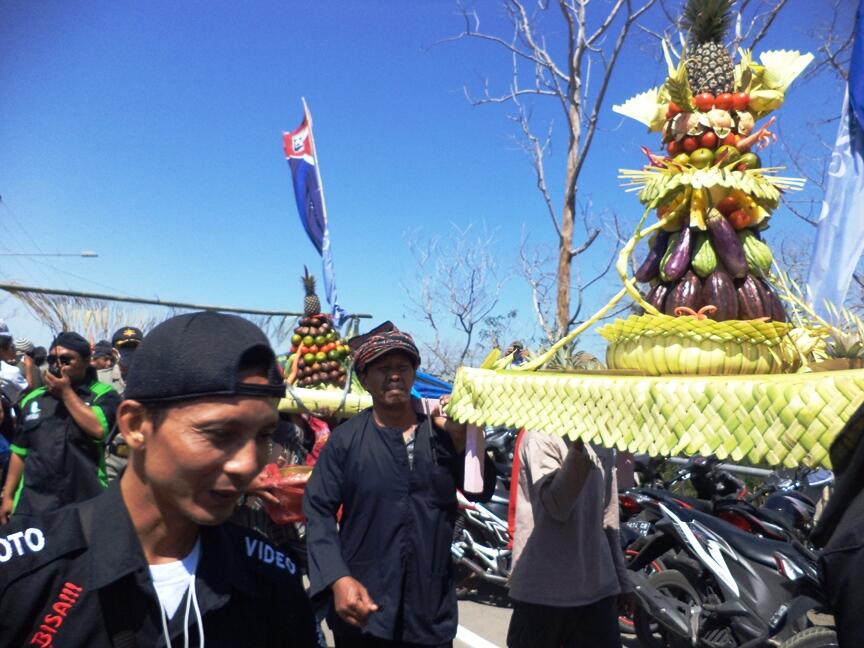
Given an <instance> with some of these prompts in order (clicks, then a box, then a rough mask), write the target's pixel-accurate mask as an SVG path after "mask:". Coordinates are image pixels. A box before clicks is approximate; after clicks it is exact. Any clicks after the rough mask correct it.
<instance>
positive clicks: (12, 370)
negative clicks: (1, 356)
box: [0, 362, 29, 403]
mask: <svg viewBox="0 0 864 648" xmlns="http://www.w3.org/2000/svg"><path fill="white" fill-rule="evenodd" d="M0 387H2V389H3V393H4V394H6V397H7V398H8V399H9V400H10V401H12V402H13V403H15V402H17V401H18V396H20V395H21V392H22V391H24V390H25V389H27V387H29V385H28V384H27V379H26V378H25V377H24V374H23V373H22V372H21V369H20V367H16V366H15V365H11V364H9V363H8V362H0Z"/></svg>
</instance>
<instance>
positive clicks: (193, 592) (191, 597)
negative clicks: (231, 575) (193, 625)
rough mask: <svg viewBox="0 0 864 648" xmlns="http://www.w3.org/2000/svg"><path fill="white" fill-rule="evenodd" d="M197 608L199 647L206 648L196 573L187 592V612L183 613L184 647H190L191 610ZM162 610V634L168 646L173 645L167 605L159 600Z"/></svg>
mask: <svg viewBox="0 0 864 648" xmlns="http://www.w3.org/2000/svg"><path fill="white" fill-rule="evenodd" d="M191 608H194V609H195V621H196V622H197V623H198V640H199V642H200V645H199V648H204V619H202V618H201V608H200V607H199V605H198V589H197V588H196V587H195V574H192V575H191V577H190V578H189V589H188V590H187V592H186V613H185V614H184V615H183V648H189V610H190V609H191ZM159 610H160V611H161V612H162V634H163V636H164V637H165V646H166V648H172V647H171V635H170V634H168V615H167V614H166V612H165V606H164V605H162V602H161V601H160V602H159Z"/></svg>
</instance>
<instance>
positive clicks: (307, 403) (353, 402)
mask: <svg viewBox="0 0 864 648" xmlns="http://www.w3.org/2000/svg"><path fill="white" fill-rule="evenodd" d="M368 407H372V397H371V396H370V395H369V394H368V393H365V392H360V393H357V392H349V393H348V394H344V392H343V391H342V390H341V389H304V388H302V387H292V388H291V389H289V390H288V391H287V393H286V394H285V398H283V399H282V400H280V401H279V411H280V412H283V413H285V414H307V413H316V412H317V413H319V414H321V413H326V414H328V415H330V416H335V417H338V418H350V417H352V416H354V415H355V414H359V413H360V412H362V411H363V410H364V409H366V408H368Z"/></svg>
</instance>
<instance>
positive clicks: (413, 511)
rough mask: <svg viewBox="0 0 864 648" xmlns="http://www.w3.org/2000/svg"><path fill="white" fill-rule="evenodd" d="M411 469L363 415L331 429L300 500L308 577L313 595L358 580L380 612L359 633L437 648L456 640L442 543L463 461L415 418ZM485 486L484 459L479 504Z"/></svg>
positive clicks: (490, 473)
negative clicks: (344, 580)
mask: <svg viewBox="0 0 864 648" xmlns="http://www.w3.org/2000/svg"><path fill="white" fill-rule="evenodd" d="M413 463H414V466H413V469H412V468H411V467H410V465H409V461H408V452H407V449H406V445H405V441H404V439H403V436H402V431H401V430H398V429H394V428H380V427H378V426H377V425H376V424H375V422H374V420H373V418H372V410H371V409H370V410H366V411H364V412H362V413H361V414H358V415H357V416H355V417H353V418H352V419H350V420H348V421H346V422H345V423H343V424H342V425H340V426H339V427H338V428H336V429H335V430H334V431H333V433H332V434H331V436H330V439H329V441H328V442H327V445H326V446H324V449H323V450H322V452H321V456H320V457H319V458H318V462H317V463H316V464H315V470H313V471H312V477H311V479H310V480H309V484H308V485H307V487H306V492H305V495H304V501H303V510H304V512H305V514H306V517H307V522H306V542H307V548H308V554H309V579H310V582H311V593H312V595H313V596H315V595H317V594H319V593H322V592H325V591H326V590H327V588H328V587H329V586H330V585H331V584H332V583H333V582H334V581H336V580H337V579H339V578H341V577H343V576H352V577H353V578H355V579H357V580H358V581H360V582H361V583H362V584H363V585H364V586H365V587H366V589H367V590H368V591H369V595H370V596H371V597H372V599H373V600H374V601H375V602H376V603H377V604H378V606H379V608H380V609H379V610H378V611H377V612H374V613H373V614H372V615H371V616H370V618H369V624H368V625H367V626H366V628H365V630H364V632H365V633H367V634H370V635H372V636H374V637H378V638H381V639H389V640H393V639H395V640H399V641H406V642H411V643H418V644H425V645H438V644H442V643H446V642H448V641H450V640H452V639H453V637H454V636H455V635H456V625H457V607H456V596H455V593H454V590H453V568H452V562H451V557H450V543H451V540H452V538H453V526H454V523H455V520H456V514H457V504H456V488H457V487H461V485H462V483H463V477H464V465H465V455H464V453H457V452H456V450H455V448H454V446H453V443H452V441H451V440H450V437H449V435H448V434H447V433H446V432H444V431H442V430H439V429H437V428H435V427H434V426H432V424H431V422H430V420H429V419H428V418H426V417H425V416H422V415H418V425H417V428H416V438H415V444H414V461H413ZM494 486H495V468H494V465H493V464H492V462H491V460H489V459H488V458H487V459H486V462H485V467H484V493H483V494H482V495H480V496H478V499H480V500H488V499H489V498H490V497H491V495H492V490H493V489H494ZM340 507H341V509H342V514H341V516H342V517H341V520H340V522H339V524H338V525H337V520H336V516H337V512H338V511H339V509H340ZM329 620H330V622H331V627H332V628H333V629H334V632H335V633H336V634H354V633H357V632H359V630H357V629H356V628H354V627H353V626H349V625H348V624H346V623H344V622H342V621H341V620H339V619H337V618H336V615H335V614H333V613H332V610H331V615H330V617H329Z"/></svg>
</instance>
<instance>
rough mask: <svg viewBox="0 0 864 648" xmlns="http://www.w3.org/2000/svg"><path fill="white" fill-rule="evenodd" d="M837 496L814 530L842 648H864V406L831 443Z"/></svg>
mask: <svg viewBox="0 0 864 648" xmlns="http://www.w3.org/2000/svg"><path fill="white" fill-rule="evenodd" d="M830 454H831V465H832V466H833V467H834V470H835V471H836V473H837V480H836V482H835V484H834V492H833V493H832V494H831V497H830V499H829V500H828V504H827V505H826V506H825V510H824V512H823V513H822V517H821V518H820V519H819V524H818V526H817V527H816V529H814V531H813V535H812V539H813V542H814V543H816V544H817V545H820V546H822V547H824V548H823V550H822V560H821V562H822V574H823V579H824V585H825V592H826V594H827V595H828V600H829V601H830V603H831V607H832V610H833V612H834V620H835V622H836V625H837V636H838V638H839V639H840V645H841V646H842V647H843V648H847V647H848V648H860V647H861V646H864V624H862V623H861V613H862V611H864V405H862V406H861V407H859V408H858V410H857V411H856V412H855V413H854V414H853V415H852V416H851V417H850V419H849V422H848V423H847V424H846V425H845V426H844V427H843V430H842V431H841V432H840V434H838V435H837V438H836V439H835V441H834V443H832V445H831V450H830Z"/></svg>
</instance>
